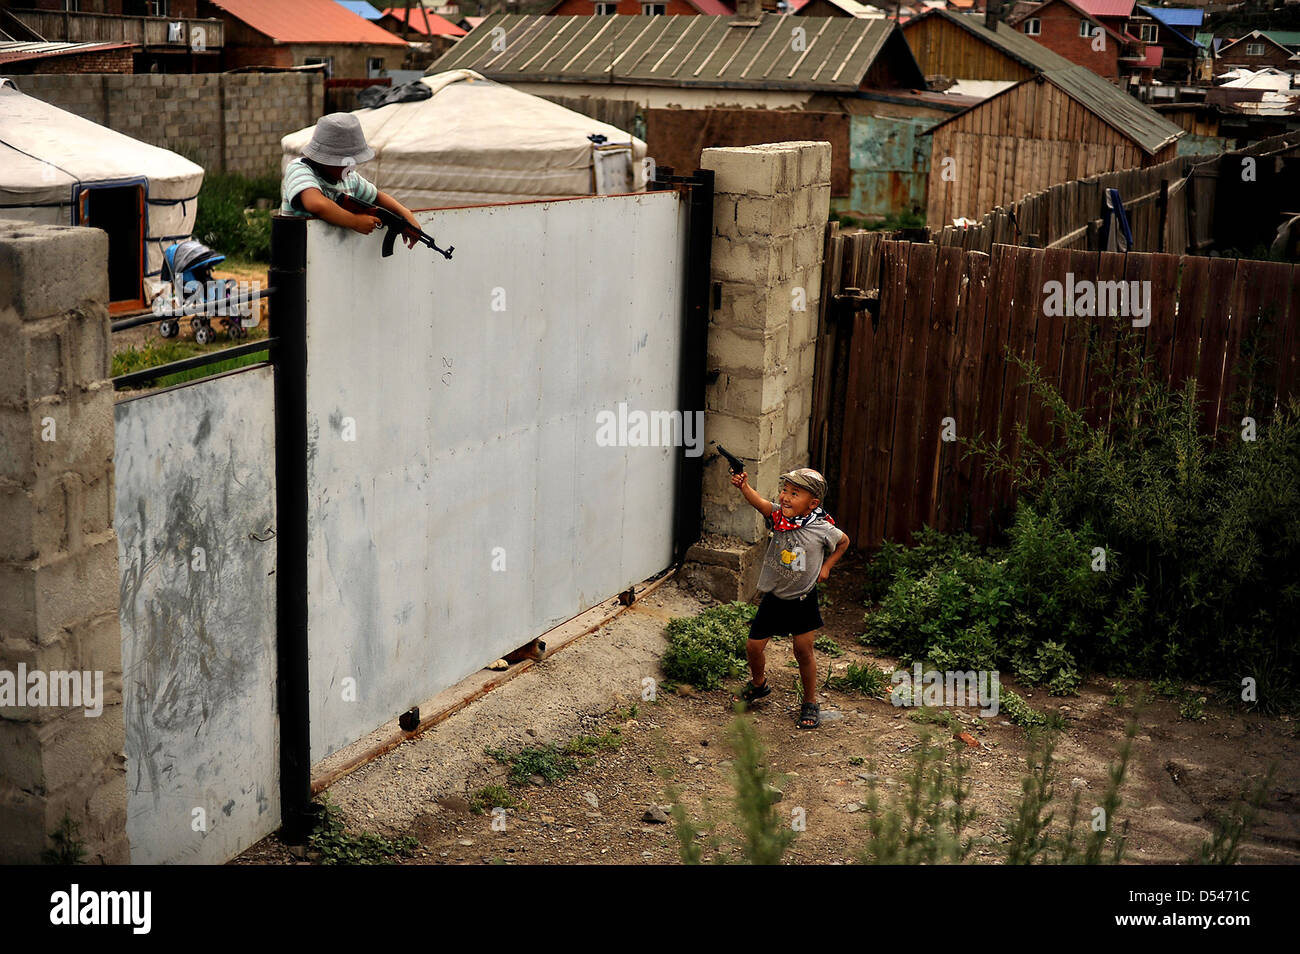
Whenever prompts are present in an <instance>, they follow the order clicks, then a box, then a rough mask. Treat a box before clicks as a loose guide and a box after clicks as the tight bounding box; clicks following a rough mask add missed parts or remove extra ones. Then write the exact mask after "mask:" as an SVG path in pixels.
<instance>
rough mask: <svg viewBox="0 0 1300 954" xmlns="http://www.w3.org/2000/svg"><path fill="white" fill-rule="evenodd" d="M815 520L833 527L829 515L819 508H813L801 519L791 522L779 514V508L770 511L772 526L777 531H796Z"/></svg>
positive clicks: (797, 518) (833, 523) (833, 524)
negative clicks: (823, 521) (822, 521)
mask: <svg viewBox="0 0 1300 954" xmlns="http://www.w3.org/2000/svg"><path fill="white" fill-rule="evenodd" d="M817 520H825V521H826V522H827V523H829V524H830V525H831V526H832V527H833V526H835V521H834V520H832V519H831V515H830V514H828V513H827V512H826V511H825V510H823V509H822V508H821V507H814V508H813V509H812V510H809V511H808V512H807V513H806V514H804V515H803V516H802V517H795V518H794V519H793V520H787V519H786V518H785V514H783V513H781V508H780V507H777V508H776V509H775V510H773V511H772V526H773V528H775V529H777V530H798V529H799V528H800V527H806V526H808V525H809V524H811V523H814V522H815V521H817Z"/></svg>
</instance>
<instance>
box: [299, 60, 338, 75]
mask: <svg viewBox="0 0 1300 954" xmlns="http://www.w3.org/2000/svg"><path fill="white" fill-rule="evenodd" d="M322 64H323V65H324V67H325V78H326V79H329V78H330V77H331V76H333V75H334V57H332V56H304V57H303V58H302V65H303V66H320V65H322Z"/></svg>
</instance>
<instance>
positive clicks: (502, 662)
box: [488, 659, 510, 671]
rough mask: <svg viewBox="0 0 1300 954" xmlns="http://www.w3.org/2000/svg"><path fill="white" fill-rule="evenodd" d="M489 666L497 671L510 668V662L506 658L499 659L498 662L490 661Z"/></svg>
mask: <svg viewBox="0 0 1300 954" xmlns="http://www.w3.org/2000/svg"><path fill="white" fill-rule="evenodd" d="M488 668H489V669H493V670H497V671H500V670H502V669H509V668H510V663H508V662H506V661H505V660H504V659H498V660H497V661H496V662H492V663H488Z"/></svg>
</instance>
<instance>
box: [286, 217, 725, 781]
mask: <svg viewBox="0 0 1300 954" xmlns="http://www.w3.org/2000/svg"><path fill="white" fill-rule="evenodd" d="M419 218H420V220H421V222H422V223H423V226H424V228H425V230H426V231H428V232H430V233H432V234H433V235H434V236H435V237H436V238H437V239H438V242H439V244H440V245H442V246H443V247H446V246H448V245H454V246H455V253H454V257H453V259H452V260H451V261H445V260H443V259H442V258H441V257H440V256H436V255H434V254H433V253H432V252H431V251H430V250H428V249H426V248H424V247H422V246H418V245H417V246H416V248H415V249H414V250H407V249H406V248H405V247H403V246H402V245H401V243H399V244H398V248H397V250H396V254H394V255H393V256H392V257H391V258H387V259H384V258H381V257H380V254H379V250H380V239H379V235H378V233H376V234H374V235H371V236H361V235H359V234H357V233H354V232H350V231H345V230H342V229H339V228H336V227H333V226H330V225H328V224H327V223H325V222H322V221H318V220H312V221H310V222H308V232H307V287H308V293H307V334H308V385H307V398H308V431H309V437H308V440H309V452H308V468H309V537H310V544H309V569H308V574H309V577H308V578H309V598H308V602H309V614H308V620H309V638H310V643H311V724H312V730H311V731H312V760H313V761H318V760H320V759H322V758H324V757H325V756H326V755H328V754H330V753H332V752H334V751H337V750H338V749H339V748H341V747H343V746H344V745H347V744H348V743H350V742H352V741H354V740H356V739H358V738H360V737H361V736H362V735H364V734H365V733H367V732H369V731H371V730H372V729H374V728H375V727H377V726H378V725H381V724H382V723H384V722H385V721H387V720H389V719H392V718H394V717H396V716H397V715H398V714H399V713H401V712H403V711H405V710H406V709H408V708H410V707H411V706H413V705H418V704H419V703H421V702H423V701H425V700H427V699H429V698H430V697H432V696H433V695H435V694H436V693H437V692H439V691H441V690H442V689H445V688H447V687H448V686H451V685H453V684H455V683H456V682H458V681H459V680H460V679H462V678H464V677H465V676H466V675H468V674H470V673H472V672H474V671H475V670H477V669H480V668H481V667H483V666H484V665H485V664H487V663H489V662H491V661H492V660H493V659H495V658H497V657H498V656H500V655H502V654H504V653H506V652H509V651H510V650H512V649H515V648H517V647H519V646H521V645H523V644H524V643H526V642H528V641H529V640H530V639H532V638H534V637H536V636H537V635H539V634H540V633H542V632H544V631H545V630H547V629H549V628H550V627H552V626H554V625H556V624H558V623H560V622H563V621H564V620H566V619H570V618H572V617H573V616H575V615H577V614H578V613H580V612H583V611H584V610H586V609H589V608H590V607H591V606H594V605H595V604H596V603H598V602H600V601H602V600H604V599H606V598H608V597H610V596H611V595H613V594H615V593H617V592H619V591H621V590H623V589H625V588H626V587H627V586H629V585H631V584H632V583H634V582H637V581H640V580H642V579H645V578H646V577H648V576H650V575H653V574H654V573H656V572H658V571H659V570H661V569H663V568H665V567H667V566H668V565H669V563H670V562H671V559H672V515H673V510H674V500H673V493H674V475H675V468H676V461H677V455H678V454H680V453H681V452H682V450H681V448H679V447H650V446H640V447H600V446H597V440H596V433H597V414H598V412H600V411H602V410H610V411H616V410H617V406H618V404H619V402H626V403H627V405H628V408H629V409H630V410H637V409H640V410H647V411H648V410H673V409H676V407H677V389H678V380H679V370H678V369H679V358H680V328H681V318H682V315H681V309H682V293H683V288H682V284H683V279H684V262H685V221H686V212H685V206H684V204H683V203H682V202H681V201H680V199H679V198H678V197H677V195H676V194H675V193H647V194H641V195H634V196H598V197H583V198H577V199H569V200H560V201H554V202H531V203H520V204H508V205H495V206H482V207H473V208H460V209H443V210H436V211H432V212H423V213H420V214H419ZM502 296H504V297H502ZM494 302H495V303H496V304H497V305H498V306H500V304H501V303H502V302H504V306H505V308H504V310H494V308H493V305H494ZM700 410H702V409H700ZM350 431H352V432H354V436H355V439H354V440H346V439H345V437H347V436H349V433H350ZM502 558H504V560H505V569H504V571H501V570H496V569H494V568H493V567H494V559H495V560H496V561H497V565H498V566H499V565H500V562H499V561H500V559H502ZM347 680H352V682H351V683H348V682H347ZM349 686H352V687H353V688H354V689H355V694H356V697H355V701H349V700H348V699H347V698H346V693H347V690H348V687H349ZM629 688H632V687H629Z"/></svg>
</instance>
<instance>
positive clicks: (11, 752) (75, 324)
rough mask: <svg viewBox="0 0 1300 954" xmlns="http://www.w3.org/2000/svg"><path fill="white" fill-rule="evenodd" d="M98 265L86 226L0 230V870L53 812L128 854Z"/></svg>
mask: <svg viewBox="0 0 1300 954" xmlns="http://www.w3.org/2000/svg"><path fill="white" fill-rule="evenodd" d="M107 263H108V236H107V235H105V234H104V233H103V232H101V231H99V230H97V229H89V228H71V227H63V226H48V225H32V224H29V223H25V222H4V223H0V864H14V863H30V862H37V861H39V860H40V856H41V851H42V849H44V848H47V847H49V846H50V838H49V836H50V834H51V833H52V832H53V831H54V830H55V829H56V828H58V826H59V824H60V822H61V821H62V820H63V818H64V816H65V814H66V815H68V816H69V817H70V818H71V819H72V821H74V822H76V823H77V824H78V825H79V826H80V839H81V841H82V842H83V843H84V845H85V856H84V859H83V860H85V861H86V862H90V863H107V864H124V863H126V862H127V861H129V860H130V859H129V850H128V845H127V838H126V756H125V734H124V729H123V717H122V645H121V642H122V641H121V633H120V630H119V626H118V592H119V586H120V582H121V581H120V576H119V574H118V564H117V539H116V536H115V535H114V532H113V507H114V495H113V386H112V383H111V382H110V381H109V380H108V377H109V367H110V358H109V356H110V348H109V319H108V308H107V302H108V268H107ZM69 703H70V704H69ZM95 710H99V711H98V712H96V711H95Z"/></svg>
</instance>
